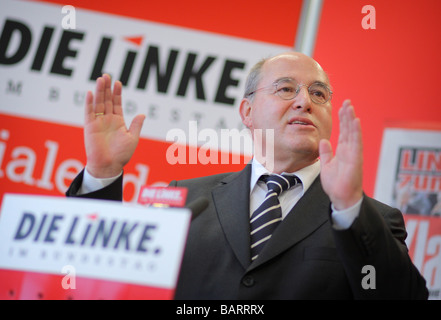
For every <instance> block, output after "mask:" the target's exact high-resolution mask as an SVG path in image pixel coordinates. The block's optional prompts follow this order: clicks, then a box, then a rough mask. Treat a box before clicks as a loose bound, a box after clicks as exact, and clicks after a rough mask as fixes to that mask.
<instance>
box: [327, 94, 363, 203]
mask: <svg viewBox="0 0 441 320" xmlns="http://www.w3.org/2000/svg"><path fill="white" fill-rule="evenodd" d="M339 117H340V136H339V140H338V145H337V149H336V152H335V156H333V154H332V148H331V145H330V143H329V141H327V140H322V141H321V142H320V158H321V166H322V167H321V174H320V176H321V182H322V185H323V189H324V190H325V192H326V193H327V194H328V196H329V197H330V199H331V201H332V203H333V204H334V206H335V207H336V208H338V209H345V208H347V207H349V206H351V205H353V204H355V202H357V201H358V200H359V199H360V198H361V196H362V166H363V156H362V153H363V150H362V140H361V128H360V121H359V119H357V118H355V114H354V110H353V107H352V106H351V105H350V102H349V101H345V102H344V104H343V106H342V108H341V109H340V111H339Z"/></svg>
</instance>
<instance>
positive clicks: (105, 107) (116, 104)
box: [84, 74, 145, 178]
mask: <svg viewBox="0 0 441 320" xmlns="http://www.w3.org/2000/svg"><path fill="white" fill-rule="evenodd" d="M111 82H112V81H111V79H110V76H109V75H107V74H104V75H103V76H102V77H100V78H98V79H97V80H96V89H95V97H94V95H93V93H92V92H91V91H89V92H87V95H86V108H85V124H84V144H85V147H86V156H87V165H86V169H87V171H88V172H89V173H90V174H91V175H92V176H94V177H95V178H109V177H113V176H116V175H118V174H120V173H121V171H122V169H123V167H124V165H126V164H127V162H129V160H130V158H131V157H132V155H133V153H134V152H135V149H136V146H137V144H138V141H139V134H140V132H141V128H142V124H143V122H144V119H145V116H144V115H137V116H136V117H135V118H134V119H133V121H132V123H131V125H130V127H129V129H128V130H127V128H126V124H125V121H124V116H123V111H122V104H121V92H122V84H121V82H119V81H116V82H115V84H114V87H113V92H112V89H111Z"/></svg>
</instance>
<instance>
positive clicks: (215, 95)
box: [0, 0, 290, 151]
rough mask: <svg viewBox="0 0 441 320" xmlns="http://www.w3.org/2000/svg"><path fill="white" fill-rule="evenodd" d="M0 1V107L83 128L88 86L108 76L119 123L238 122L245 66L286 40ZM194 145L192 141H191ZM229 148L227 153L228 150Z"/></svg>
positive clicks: (166, 126)
mask: <svg viewBox="0 0 441 320" xmlns="http://www.w3.org/2000/svg"><path fill="white" fill-rule="evenodd" d="M62 8H63V7H62V6H61V5H54V4H47V3H41V2H38V3H34V2H32V1H23V2H22V1H9V0H7V1H5V0H2V1H1V3H0V28H1V29H0V39H1V43H0V88H1V90H0V100H1V104H0V112H3V113H6V114H12V115H19V116H24V117H31V118H34V119H39V120H47V121H50V122H57V123H62V124H67V125H73V126H80V127H82V126H83V113H84V112H83V108H84V99H85V93H86V92H87V91H88V90H92V91H93V90H94V87H95V85H94V81H95V79H96V78H97V77H99V76H100V75H102V73H109V74H110V75H111V76H112V77H113V79H114V80H121V81H122V83H123V108H124V114H125V116H126V120H127V122H128V123H130V122H131V120H132V118H133V117H134V116H135V115H136V114H140V113H143V114H145V115H146V121H145V123H144V126H143V130H142V132H141V135H142V136H143V137H144V138H150V139H156V140H165V137H166V135H167V132H168V131H169V130H170V129H174V128H182V129H183V130H186V131H188V125H189V121H197V122H198V127H199V128H200V129H201V130H202V129H204V128H211V129H215V130H219V131H220V130H221V129H242V128H243V127H242V123H241V120H240V117H239V112H238V107H239V104H240V101H241V98H242V96H243V92H244V86H245V79H246V76H247V73H248V70H249V69H250V68H251V67H252V65H254V64H255V63H256V62H257V61H259V60H260V59H262V58H265V57H268V56H271V55H274V54H277V53H281V52H284V51H287V50H290V48H289V47H285V46H280V45H275V44H269V43H263V42H257V41H252V40H248V39H240V38H236V37H231V36H226V35H220V34H215V33H209V32H203V31H198V30H191V29H186V28H180V27H176V26H169V25H165V24H159V23H153V22H149V21H142V20H137V19H130V18H124V17H121V16H116V15H109V14H105V13H97V12H92V11H88V10H84V9H80V8H76V9H75V28H74V29H73V28H64V27H63V25H64V24H65V23H64V22H65V21H64V20H65V18H66V13H63V11H62ZM188 143H189V144H192V142H191V141H188ZM225 151H227V150H225Z"/></svg>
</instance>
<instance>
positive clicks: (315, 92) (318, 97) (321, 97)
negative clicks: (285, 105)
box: [308, 83, 331, 104]
mask: <svg viewBox="0 0 441 320" xmlns="http://www.w3.org/2000/svg"><path fill="white" fill-rule="evenodd" d="M308 91H309V96H310V97H311V100H312V101H314V102H315V103H320V104H323V103H326V102H328V101H329V100H330V99H331V92H330V91H329V88H328V87H326V86H325V85H323V84H320V83H315V84H312V85H310V86H309V89H308Z"/></svg>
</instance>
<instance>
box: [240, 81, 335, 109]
mask: <svg viewBox="0 0 441 320" xmlns="http://www.w3.org/2000/svg"><path fill="white" fill-rule="evenodd" d="M287 80H289V81H294V82H296V80H294V79H293V78H281V79H278V80H276V81H274V82H273V84H271V85H269V86H266V87H262V88H259V89H256V90H254V91H252V92H250V93H248V94H247V95H246V96H247V97H249V96H251V95H253V94H255V93H256V92H258V91H261V90H265V89H269V88H271V87H274V92H273V93H272V94H275V95H277V96H278V97H279V98H280V99H282V100H286V101H288V100H293V99H294V98H295V97H297V96H298V95H299V92H300V90H301V89H302V87H306V88H307V89H308V94H309V97H310V99H311V101H313V102H314V103H317V104H325V103H327V102H329V101H331V99H332V94H333V92H332V90H331V88H329V86H327V85H326V84H324V83H322V82H314V83H311V84H309V85H308V84H297V87H296V91H295V94H294V96H293V97H292V98H290V99H284V98H282V97H281V96H280V95H279V91H278V90H277V86H278V85H279V84H280V83H281V82H282V81H287ZM315 84H320V85H322V86H323V87H325V88H326V89H327V90H328V91H329V99H328V100H326V101H325V102H317V101H315V99H314V98H313V96H311V93H310V92H309V88H310V87H311V86H312V85H315Z"/></svg>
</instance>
